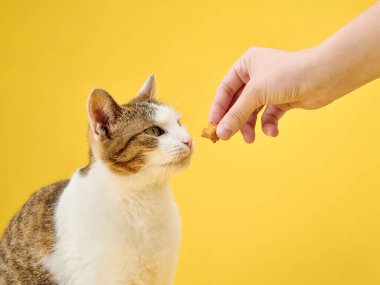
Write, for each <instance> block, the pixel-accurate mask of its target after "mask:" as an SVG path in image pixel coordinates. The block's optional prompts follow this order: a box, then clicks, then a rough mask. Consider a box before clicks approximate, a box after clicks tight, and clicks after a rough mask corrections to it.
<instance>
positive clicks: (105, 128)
mask: <svg viewBox="0 0 380 285" xmlns="http://www.w3.org/2000/svg"><path fill="white" fill-rule="evenodd" d="M87 108H88V110H87V111H88V118H89V123H90V126H91V129H92V130H93V132H94V133H95V134H96V135H99V136H106V137H107V138H110V126H111V125H112V124H113V123H115V122H116V119H117V117H118V116H119V115H120V114H121V108H120V106H119V105H118V104H117V103H116V102H115V100H114V99H113V98H112V97H111V95H110V94H108V93H107V91H105V90H103V89H99V88H97V89H94V90H92V92H91V93H90V96H89V97H88V104H87Z"/></svg>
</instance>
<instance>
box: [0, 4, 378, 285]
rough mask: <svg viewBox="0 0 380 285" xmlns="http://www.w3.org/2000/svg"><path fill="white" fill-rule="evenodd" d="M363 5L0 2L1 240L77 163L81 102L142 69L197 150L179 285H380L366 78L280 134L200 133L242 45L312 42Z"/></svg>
mask: <svg viewBox="0 0 380 285" xmlns="http://www.w3.org/2000/svg"><path fill="white" fill-rule="evenodd" d="M373 2H374V1H368V0H361V1H356V0H328V1H327V0H320V1H316V0H266V1H265V0H251V1H239V0H237V1H236V0H235V1H205V0H203V1H198V0H196V1H41V0H38V1H7V2H5V1H3V2H2V4H1V9H0V41H1V48H0V64H1V69H0V96H1V97H0V98H1V100H0V104H1V105H0V138H1V141H0V158H1V164H0V173H1V174H0V175H1V179H0V230H1V231H2V230H3V229H4V227H5V226H6V224H7V222H8V220H9V219H10V218H11V216H12V215H13V214H14V213H15V212H16V210H17V209H18V208H19V207H20V206H21V205H22V204H23V203H24V202H25V200H26V199H27V198H28V196H29V195H30V194H31V193H32V192H33V191H35V190H37V189H39V188H40V187H41V186H43V185H46V184H49V183H51V182H54V181H55V180H59V179H63V178H67V177H70V175H71V174H72V173H73V172H74V171H75V170H76V168H78V167H80V166H83V165H85V164H86V162H87V149H88V147H87V142H86V130H87V115H86V108H85V105H86V99H87V95H88V93H89V91H90V90H91V89H92V88H94V87H103V88H105V89H107V90H108V91H109V92H110V93H111V94H112V95H113V96H114V97H115V98H116V99H117V100H118V101H119V102H126V101H127V100H129V99H130V98H131V97H132V96H133V95H134V94H135V93H136V91H137V90H138V88H139V87H140V85H141V84H142V83H143V81H144V80H145V79H146V78H147V77H148V75H149V74H150V73H152V72H154V73H155V75H156V78H157V80H158V88H159V96H160V97H161V98H162V99H164V100H166V101H167V102H168V103H170V104H172V105H173V106H174V107H175V108H177V109H178V111H180V112H181V113H182V114H183V122H184V123H185V124H186V125H187V126H188V129H189V131H190V133H191V134H192V135H193V137H194V140H195V143H196V152H195V155H194V157H193V161H192V165H191V167H190V168H189V169H188V170H187V171H186V172H185V173H183V174H181V175H179V176H178V177H176V178H175V180H174V183H173V188H174V192H175V196H176V199H177V202H178V204H179V206H180V210H181V215H182V219H183V244H182V248H181V256H180V262H179V267H178V273H177V277H176V284H179V285H194V284H197V285H198V284H199V285H210V284H212V285H214V284H215V285H225V284H257V285H272V284H273V285H278V284H281V285H305V284H307V285H313V284H315V285H321V284H324V285H329V284H331V285H340V284H342V285H351V284H357V285H359V284H360V285H361V284H366V285H374V284H380V271H379V269H380V229H379V219H380V191H379V190H380V181H379V178H380V175H379V171H380V147H379V145H380V135H379V133H380V118H379V116H378V112H379V107H378V106H379V105H380V94H379V93H380V82H379V81H377V82H372V83H370V84H368V85H367V86H365V87H363V88H361V89H359V90H357V91H355V92H353V93H352V94H350V95H349V96H346V97H345V98H343V99H341V100H340V101H338V102H336V103H334V104H332V105H330V106H328V107H326V108H324V109H322V110H317V111H303V110H296V111H292V112H290V113H288V114H286V116H285V117H284V118H283V120H282V121H281V126H280V127H281V129H280V132H281V134H280V136H279V137H278V138H276V139H273V138H269V137H266V136H264V135H263V134H262V132H261V130H260V129H259V128H258V131H257V133H258V135H257V140H256V143H255V144H253V145H246V144H244V143H243V141H242V139H241V137H240V136H239V135H238V136H236V137H234V138H233V139H232V140H231V141H229V142H218V143H217V144H215V145H214V144H212V143H210V142H209V141H207V140H205V139H202V138H201V137H200V131H201V129H202V127H203V126H204V125H205V124H206V123H207V120H208V111H209V106H210V103H211V101H212V98H213V95H214V91H215V89H216V87H217V85H218V82H219V81H220V79H221V78H222V77H223V75H224V74H225V72H226V71H227V69H228V68H229V66H230V65H231V64H232V63H233V62H234V61H235V60H236V59H237V57H238V56H239V55H240V54H241V53H243V52H244V51H245V50H246V49H247V48H248V47H250V46H252V45H259V46H269V47H276V48H282V49H290V50H295V49H302V48H307V47H311V46H313V45H316V44H318V43H319V42H321V41H322V40H323V39H325V38H326V37H328V36H329V35H330V34H332V33H333V32H334V31H336V30H337V29H338V28H339V27H341V26H342V25H344V24H345V23H347V22H348V21H349V20H350V19H352V18H353V17H354V16H355V15H357V14H358V13H360V12H362V11H363V10H365V9H366V8H367V7H368V6H370V5H371V4H372V3H373Z"/></svg>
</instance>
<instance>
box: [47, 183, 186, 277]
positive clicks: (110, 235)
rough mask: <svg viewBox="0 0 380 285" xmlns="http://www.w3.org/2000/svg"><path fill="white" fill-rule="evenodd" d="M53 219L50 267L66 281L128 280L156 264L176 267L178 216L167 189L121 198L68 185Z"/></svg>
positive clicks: (178, 239) (178, 243)
mask: <svg viewBox="0 0 380 285" xmlns="http://www.w3.org/2000/svg"><path fill="white" fill-rule="evenodd" d="M73 186H75V187H73ZM156 194H157V195H156ZM154 195H156V196H154ZM55 219H56V227H57V242H56V245H55V252H54V253H53V254H52V256H51V258H50V259H49V260H50V261H49V263H50V264H49V267H50V268H51V269H52V270H53V272H55V273H56V275H57V276H58V277H59V278H58V279H59V280H63V281H65V282H69V284H114V283H115V282H114V283H112V282H111V283H109V282H108V281H107V282H105V281H104V282H103V283H102V282H100V283H99V282H98V281H97V283H94V282H95V281H94V280H103V279H102V276H108V278H109V276H114V277H115V278H117V280H129V279H130V278H131V276H135V275H136V274H139V272H144V271H149V272H151V271H152V270H153V269H151V268H156V267H157V266H156V265H157V264H170V266H172V267H173V266H175V260H176V258H177V255H178V250H179V245H180V218H179V213H178V209H177V206H176V204H175V202H174V199H173V197H172V196H171V194H170V195H169V193H165V192H162V193H160V192H157V193H153V194H152V193H150V194H149V195H147V196H144V195H140V196H132V197H131V198H130V199H127V200H124V201H120V199H119V198H118V197H117V196H115V195H108V194H107V193H106V194H104V193H102V192H100V191H97V190H96V189H95V188H93V189H87V188H86V189H83V188H78V187H76V185H72V186H71V187H70V186H69V187H68V188H67V189H65V192H64V193H63V195H62V197H61V199H60V201H59V205H58V207H57V211H56V214H55ZM168 259H169V260H170V261H168ZM157 268H158V267H157ZM154 270H156V269H154ZM160 270H162V266H161V268H160ZM164 270H166V269H164ZM71 276H79V277H78V278H79V279H80V280H78V282H77V280H75V282H74V281H72V280H71V278H72V277H71ZM82 281H83V282H82ZM70 282H71V283H70ZM115 284H116V283H115Z"/></svg>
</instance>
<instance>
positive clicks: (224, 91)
mask: <svg viewBox="0 0 380 285" xmlns="http://www.w3.org/2000/svg"><path fill="white" fill-rule="evenodd" d="M240 61H241V59H240V58H239V60H238V61H237V62H236V63H235V64H234V65H233V66H232V67H231V68H230V70H228V72H227V74H226V75H225V76H224V78H223V79H222V81H221V82H220V84H219V86H218V88H217V89H216V93H215V97H214V100H213V102H212V104H211V109H210V117H209V120H210V122H211V123H214V124H218V123H219V122H220V120H221V119H222V118H223V116H224V115H225V114H226V113H227V111H228V109H229V107H230V104H231V101H232V99H233V98H234V96H235V95H236V92H238V90H239V89H240V88H241V87H242V86H244V85H245V82H244V81H243V76H242V74H241V72H239V70H240V68H238V66H239V65H240V64H241V63H240Z"/></svg>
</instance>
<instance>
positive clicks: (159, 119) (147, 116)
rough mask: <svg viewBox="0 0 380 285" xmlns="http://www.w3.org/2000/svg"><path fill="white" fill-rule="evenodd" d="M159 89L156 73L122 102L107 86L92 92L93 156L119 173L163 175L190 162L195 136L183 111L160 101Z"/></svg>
mask: <svg viewBox="0 0 380 285" xmlns="http://www.w3.org/2000/svg"><path fill="white" fill-rule="evenodd" d="M155 93H156V92H155V78H154V76H153V75H152V76H151V77H150V78H149V79H148V80H147V81H146V82H145V83H144V85H143V86H142V87H141V89H140V91H139V92H138V94H137V95H136V96H135V97H134V98H133V99H132V100H130V101H129V102H128V103H126V104H123V105H119V104H118V103H116V101H115V100H114V99H113V98H112V97H111V95H109V94H108V93H107V92H106V91H104V90H102V89H95V90H93V91H92V92H91V94H90V96H89V99H88V116H89V123H90V130H89V141H90V147H91V152H92V155H93V159H95V160H97V161H99V160H100V161H101V162H102V163H103V164H105V165H106V166H107V167H108V168H109V169H110V170H111V171H112V172H113V173H116V174H119V175H130V174H135V173H139V172H146V173H151V174H152V175H161V176H162V175H165V174H170V173H173V172H176V171H178V170H181V169H184V168H185V167H186V166H187V165H188V164H189V161H190V156H191V154H192V152H193V142H192V139H191V137H190V135H189V134H188V133H187V131H186V128H185V126H184V125H182V123H181V122H180V121H179V119H180V115H179V114H178V113H177V112H176V111H175V110H173V109H172V108H170V107H169V106H167V105H165V104H164V103H162V102H160V101H158V100H157V99H156V97H155ZM152 178H153V177H152Z"/></svg>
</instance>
